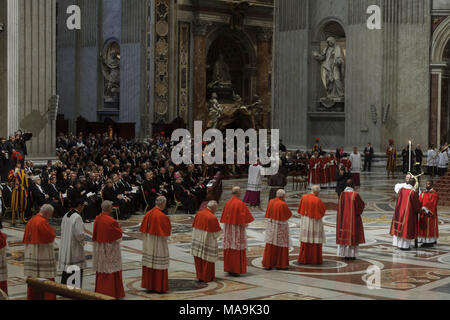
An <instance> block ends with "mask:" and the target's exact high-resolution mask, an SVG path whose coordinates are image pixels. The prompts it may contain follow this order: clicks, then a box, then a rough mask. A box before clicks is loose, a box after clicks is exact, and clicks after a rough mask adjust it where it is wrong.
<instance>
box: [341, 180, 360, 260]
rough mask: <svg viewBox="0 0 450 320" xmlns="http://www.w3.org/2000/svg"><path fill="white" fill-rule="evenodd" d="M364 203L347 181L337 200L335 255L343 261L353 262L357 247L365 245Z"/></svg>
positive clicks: (349, 181) (351, 182)
mask: <svg viewBox="0 0 450 320" xmlns="http://www.w3.org/2000/svg"><path fill="white" fill-rule="evenodd" d="M364 207H365V203H364V201H363V200H362V199H361V196H360V195H359V194H358V193H357V192H355V190H354V185H353V181H352V180H348V181H347V188H346V189H345V190H344V192H343V193H342V194H341V197H340V198H339V206H338V212H337V222H336V244H338V249H337V255H338V256H339V257H344V258H345V259H350V260H355V259H356V256H357V254H358V245H360V244H362V243H365V242H366V240H365V238H364V227H363V223H362V219H361V215H362V213H363V211H364Z"/></svg>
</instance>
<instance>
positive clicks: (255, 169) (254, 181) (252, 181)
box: [247, 165, 262, 192]
mask: <svg viewBox="0 0 450 320" xmlns="http://www.w3.org/2000/svg"><path fill="white" fill-rule="evenodd" d="M261 172H262V167H261V166H260V165H258V166H254V165H251V166H250V167H249V168H248V187H247V190H248V191H257V192H261V190H262V187H261V182H262V177H261Z"/></svg>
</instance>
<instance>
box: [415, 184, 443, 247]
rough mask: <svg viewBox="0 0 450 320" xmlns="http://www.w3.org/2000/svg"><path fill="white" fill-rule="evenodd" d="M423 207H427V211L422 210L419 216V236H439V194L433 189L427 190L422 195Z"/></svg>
mask: <svg viewBox="0 0 450 320" xmlns="http://www.w3.org/2000/svg"><path fill="white" fill-rule="evenodd" d="M420 202H421V204H422V207H426V208H427V209H428V211H429V213H427V212H426V211H425V210H422V211H421V213H420V216H419V237H421V238H439V227H438V225H439V220H438V215H437V206H438V202H439V196H438V194H437V193H436V191H434V190H433V189H432V190H431V191H425V192H423V193H422V194H421V195H420Z"/></svg>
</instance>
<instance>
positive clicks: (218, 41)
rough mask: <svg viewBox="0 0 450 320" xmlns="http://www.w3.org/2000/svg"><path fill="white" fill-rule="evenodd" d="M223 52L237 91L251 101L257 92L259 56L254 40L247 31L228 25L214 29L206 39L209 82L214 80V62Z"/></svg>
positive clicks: (207, 77)
mask: <svg viewBox="0 0 450 320" xmlns="http://www.w3.org/2000/svg"><path fill="white" fill-rule="evenodd" d="M221 54H223V55H224V60H225V62H226V63H227V64H228V66H229V68H230V76H231V79H232V84H233V89H234V91H235V93H236V94H239V95H240V96H241V97H242V99H243V101H244V102H250V101H251V99H252V97H253V95H254V94H255V88H256V69H257V68H256V66H257V57H256V52H255V49H254V45H253V43H252V41H251V40H250V38H249V37H248V35H247V34H246V33H245V32H243V31H235V30H231V29H230V28H229V27H228V26H227V27H218V28H216V29H215V30H213V31H212V32H211V33H210V34H209V35H208V37H207V40H206V57H207V58H206V64H207V66H206V69H207V70H206V73H207V74H206V79H207V83H210V82H211V80H212V71H213V67H214V64H215V63H216V61H217V60H218V58H219V56H220V55H221ZM208 98H209V96H208V97H207V99H208Z"/></svg>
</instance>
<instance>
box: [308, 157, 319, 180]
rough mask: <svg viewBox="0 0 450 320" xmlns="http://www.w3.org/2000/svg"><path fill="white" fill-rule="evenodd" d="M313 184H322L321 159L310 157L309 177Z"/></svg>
mask: <svg viewBox="0 0 450 320" xmlns="http://www.w3.org/2000/svg"><path fill="white" fill-rule="evenodd" d="M308 181H309V183H310V184H311V185H316V184H320V159H317V158H314V157H311V159H309V178H308Z"/></svg>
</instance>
